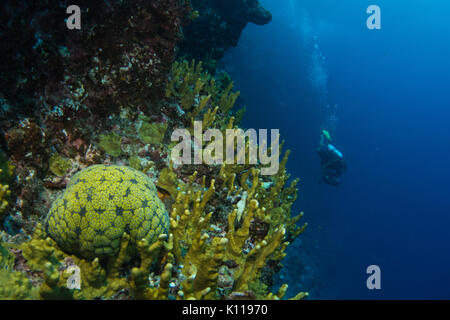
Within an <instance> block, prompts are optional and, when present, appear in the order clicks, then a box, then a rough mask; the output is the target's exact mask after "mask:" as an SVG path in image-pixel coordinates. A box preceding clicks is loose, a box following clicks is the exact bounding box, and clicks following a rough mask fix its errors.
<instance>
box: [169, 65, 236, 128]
mask: <svg viewBox="0 0 450 320" xmlns="http://www.w3.org/2000/svg"><path fill="white" fill-rule="evenodd" d="M233 87H234V84H233V82H230V83H229V84H228V86H227V87H226V88H224V89H222V88H221V86H220V85H219V84H217V83H216V81H215V79H214V77H212V76H211V75H210V74H209V73H208V72H204V70H203V65H202V62H199V63H196V62H195V61H194V60H192V61H191V63H188V62H187V61H181V62H175V63H174V64H173V66H172V73H171V78H170V80H169V81H168V83H167V86H166V97H167V98H171V97H174V98H178V99H179V101H180V104H181V107H182V108H183V110H185V111H187V112H189V113H188V116H187V117H188V119H190V121H191V123H193V122H194V120H195V119H196V118H197V116H199V115H203V118H202V119H203V126H204V127H205V128H207V127H210V126H211V125H212V124H213V123H215V125H216V126H217V127H218V128H224V127H225V126H226V124H227V122H228V117H227V116H228V114H229V112H230V110H231V109H232V108H233V106H234V105H235V103H236V100H237V98H238V97H239V94H240V93H239V92H233ZM219 111H220V113H221V114H222V115H224V117H221V118H220V119H219V120H218V121H216V119H215V116H216V114H217V113H218V112H219ZM240 113H242V111H241V112H240ZM241 116H242V115H241V114H240V115H239V118H241Z"/></svg>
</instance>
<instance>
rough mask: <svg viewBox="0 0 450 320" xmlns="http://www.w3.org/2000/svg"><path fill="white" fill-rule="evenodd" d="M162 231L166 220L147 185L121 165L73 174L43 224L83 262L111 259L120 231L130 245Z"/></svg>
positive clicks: (166, 226)
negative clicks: (85, 260) (94, 258)
mask: <svg viewBox="0 0 450 320" xmlns="http://www.w3.org/2000/svg"><path fill="white" fill-rule="evenodd" d="M168 229H169V216H168V213H167V211H166V209H165V207H164V205H163V204H162V202H161V200H159V198H158V195H157V190H156V187H155V185H154V184H153V182H152V181H151V180H150V179H149V178H148V177H147V176H146V175H145V174H143V173H142V172H140V171H137V170H135V169H133V168H130V167H124V166H105V165H94V166H91V167H88V168H86V169H84V170H83V171H81V172H79V173H77V174H76V175H75V176H74V177H73V178H72V180H71V181H70V183H69V184H68V186H67V189H66V191H65V192H64V194H63V195H62V196H61V197H59V198H58V199H57V200H55V202H54V203H53V205H52V207H51V209H50V211H49V214H48V217H47V220H46V230H47V232H48V233H49V235H50V236H51V237H52V238H53V239H54V240H55V241H56V242H57V243H58V245H59V246H60V247H61V248H62V249H63V250H65V251H67V252H69V253H74V254H77V255H79V256H81V257H84V258H93V257H100V258H101V257H105V256H111V255H116V254H117V253H118V251H119V245H120V239H121V237H122V235H123V233H127V234H129V235H130V241H131V243H136V242H137V241H139V240H141V239H146V240H147V241H148V242H149V243H153V242H155V241H156V240H157V239H158V237H159V236H160V235H161V234H164V233H167V232H168Z"/></svg>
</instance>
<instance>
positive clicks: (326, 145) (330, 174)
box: [317, 130, 347, 186]
mask: <svg viewBox="0 0 450 320" xmlns="http://www.w3.org/2000/svg"><path fill="white" fill-rule="evenodd" d="M331 142H332V140H331V137H330V133H329V132H328V131H327V130H322V134H321V137H320V144H319V148H318V149H317V154H318V155H319V157H320V163H321V167H322V179H321V182H322V181H323V182H325V183H327V184H330V185H332V186H337V185H339V183H340V182H341V181H340V179H339V177H340V176H341V175H342V174H343V173H344V172H345V171H346V170H347V165H346V163H345V160H344V157H343V155H342V153H341V152H340V151H339V150H338V149H336V148H335V147H334V146H333V145H332V144H331Z"/></svg>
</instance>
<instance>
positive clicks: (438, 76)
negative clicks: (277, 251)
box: [223, 0, 450, 299]
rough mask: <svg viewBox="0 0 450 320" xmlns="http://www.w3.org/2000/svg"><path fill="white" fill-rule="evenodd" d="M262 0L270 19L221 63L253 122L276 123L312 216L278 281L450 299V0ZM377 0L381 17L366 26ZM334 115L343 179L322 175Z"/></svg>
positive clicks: (350, 294)
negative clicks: (320, 148)
mask: <svg viewBox="0 0 450 320" xmlns="http://www.w3.org/2000/svg"><path fill="white" fill-rule="evenodd" d="M261 3H262V4H263V5H264V6H265V7H266V8H267V9H269V10H270V11H271V12H272V14H273V22H272V23H270V24H269V25H267V26H264V27H256V26H253V25H249V26H248V27H247V28H246V30H245V31H244V33H243V35H242V38H241V40H240V43H239V45H238V47H236V48H234V49H233V50H230V52H228V54H227V56H226V57H225V59H224V62H223V65H224V68H225V69H226V70H228V71H229V72H230V73H231V75H232V77H233V79H234V80H235V81H236V84H237V87H238V88H239V89H240V90H241V91H242V96H241V98H240V99H241V101H240V102H241V103H242V104H245V105H247V109H248V112H247V116H246V118H245V122H244V126H246V127H251V128H268V129H271V128H279V129H280V131H281V135H282V138H283V139H285V140H286V147H287V148H289V149H291V150H292V154H291V157H290V161H289V163H288V169H289V171H290V172H291V173H292V175H293V176H294V177H300V178H301V180H300V184H299V189H300V192H299V200H297V203H296V205H295V208H294V211H297V212H300V211H305V217H304V218H303V219H304V221H307V222H308V223H309V226H308V229H307V231H306V232H305V233H304V234H303V235H301V236H300V237H299V239H297V240H296V242H295V243H294V245H292V246H291V247H290V248H289V250H288V256H287V257H286V258H285V260H284V265H285V266H286V268H285V270H283V271H282V273H281V274H280V275H278V279H277V282H278V283H284V282H287V283H288V284H289V285H290V287H289V295H294V294H295V293H296V292H298V291H299V290H308V291H310V294H311V298H316V299H335V298H336V299H372V298H373V299H430V298H447V299H448V298H450V232H449V230H450V125H449V124H450V121H449V119H450V62H449V57H450V41H449V40H450V24H449V23H448V12H449V10H450V2H449V1H445V0H432V1H426V0H414V1H406V0H389V1H379V0H373V1H370V0H368V1H361V0H353V1H352V0H346V1H339V2H338V1H333V0H286V1H279V0H264V1H261ZM372 4H376V5H378V6H379V7H380V8H381V23H382V28H381V30H369V29H368V28H367V27H366V19H367V18H368V16H369V15H368V14H367V13H366V9H367V7H368V6H369V5H372ZM327 105H328V106H329V107H328V108H327ZM336 119H337V121H336ZM323 127H326V128H328V129H329V130H330V131H331V134H332V136H333V139H334V144H335V145H336V146H337V147H338V148H339V149H340V150H341V151H342V152H343V153H344V156H345V158H346V160H347V164H348V170H347V172H346V173H345V175H344V176H343V181H342V183H341V185H340V186H338V187H332V186H328V185H324V184H319V178H320V163H319V158H318V156H317V155H316V148H317V144H318V141H319V136H320V130H321V128H323ZM373 264H375V265H378V266H380V268H381V289H380V290H368V289H367V287H366V279H367V277H368V275H367V274H366V268H367V267H368V266H369V265H373Z"/></svg>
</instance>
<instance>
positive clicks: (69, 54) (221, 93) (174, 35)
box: [0, 0, 308, 299]
mask: <svg viewBox="0 0 450 320" xmlns="http://www.w3.org/2000/svg"><path fill="white" fill-rule="evenodd" d="M77 2H78V3H77V6H78V7H79V8H80V11H79V12H77V10H76V8H75V9H74V8H71V10H67V12H66V8H68V7H69V5H72V3H69V2H66V1H59V2H55V3H58V5H55V6H53V7H51V8H49V7H48V6H47V5H46V4H47V3H48V1H40V0H36V1H33V5H31V4H30V3H31V2H23V1H22V2H17V1H13V0H6V1H3V3H2V7H3V8H2V9H3V11H2V12H3V13H2V19H4V20H5V21H4V22H2V26H4V30H3V32H2V36H1V38H0V42H1V43H0V52H1V56H2V59H1V61H0V68H1V73H0V75H1V76H0V84H1V85H0V103H1V112H0V122H1V126H0V127H1V136H2V140H1V144H2V150H3V151H2V152H1V153H0V221H1V227H0V235H1V238H0V240H1V242H0V284H1V285H0V298H2V299H99V298H100V299H282V298H284V296H285V293H286V290H287V285H284V286H282V287H281V288H280V289H279V290H278V292H272V285H273V275H274V274H275V273H276V272H278V271H279V270H280V268H282V264H281V261H282V259H283V257H284V256H285V253H284V251H285V249H286V248H287V246H288V245H289V244H290V243H291V242H292V241H294V240H295V238H297V237H298V236H299V235H300V234H301V233H302V232H303V231H304V229H305V227H306V224H303V225H301V226H299V225H297V222H298V221H299V219H300V218H301V217H302V215H303V213H300V214H298V215H295V216H293V215H292V213H291V207H292V204H293V203H294V201H295V200H296V197H297V189H296V184H297V182H298V180H293V181H292V182H291V183H289V184H288V180H289V174H288V173H287V172H286V162H287V159H288V156H289V151H286V152H284V154H282V151H281V150H282V145H283V143H280V145H278V139H279V137H278V134H277V132H272V134H271V138H272V141H271V144H270V148H269V147H267V143H266V140H267V132H266V134H265V136H264V134H262V133H264V132H259V145H257V144H256V143H257V142H258V141H257V139H256V138H257V134H256V131H251V130H250V131H249V130H247V131H245V132H244V130H240V128H239V123H240V121H241V119H242V117H243V116H244V111H245V110H244V109H243V108H240V109H239V108H236V107H235V105H236V102H237V98H238V96H239V92H236V91H235V90H234V89H233V88H234V86H233V82H232V81H231V79H230V77H229V76H228V75H227V74H226V73H224V72H218V71H217V70H216V64H215V61H216V60H217V59H220V58H221V57H222V55H223V53H224V52H225V50H226V49H227V48H228V47H229V46H232V45H235V43H236V42H237V39H239V35H240V32H241V31H242V29H243V28H244V27H245V25H246V24H247V23H248V22H253V23H256V24H265V23H268V22H269V21H270V20H271V15H270V13H269V12H268V11H267V10H265V9H264V8H263V7H262V6H261V5H260V4H259V2H258V1H256V0H255V1H244V0H233V1H229V2H230V3H231V4H232V6H231V5H230V6H228V5H227V6H226V8H222V7H221V6H220V5H216V6H211V7H209V3H210V2H207V1H195V0H192V1H187V0H152V1H144V0H135V1H127V2H123V1H119V0H112V1H108V2H106V1H94V2H92V1H87V0H80V1H77ZM211 2H213V1H211ZM68 13H69V14H75V15H76V14H77V13H78V14H79V15H81V20H80V25H79V28H78V26H77V25H76V21H75V22H74V21H72V20H71V19H72V18H71V19H68ZM66 23H67V24H70V23H75V24H74V27H73V28H72V30H70V29H68V28H67V26H66ZM209 26H211V28H209ZM220 26H222V27H220ZM214 39H219V41H213V40H214ZM194 58H195V59H196V60H193V59H194ZM186 59H189V60H190V62H188V61H187V60H186ZM216 71H217V72H216ZM247 116H251V115H247ZM199 124H200V125H199ZM176 130H181V132H182V137H183V141H182V142H180V141H179V140H177V139H171V138H172V134H173V133H174V132H178V133H179V132H180V131H176ZM208 130H210V131H208ZM239 130H240V131H239ZM232 133H234V135H233V134H232ZM175 135H176V134H175ZM196 135H197V136H196ZM200 137H201V138H200ZM205 137H206V138H205ZM220 137H225V138H224V140H225V141H222V143H220V142H221V141H220ZM246 137H247V138H249V139H246ZM252 137H253V138H252ZM172 140H173V141H172ZM212 141H214V142H212ZM207 142H210V143H209V144H207ZM185 146H188V148H186V149H185V150H183V148H184V147H185ZM192 146H195V148H196V150H197V151H198V150H202V151H203V152H202V155H203V157H201V158H198V157H195V152H193V153H194V157H193V159H192V158H191V159H190V160H197V161H195V162H194V161H185V162H182V161H181V162H180V161H174V160H176V159H177V157H176V156H173V155H174V154H175V155H176V154H177V149H181V151H185V152H182V153H181V154H182V156H191V152H192V150H193V149H191V148H192ZM208 147H209V148H208ZM174 150H175V151H174ZM230 150H231V151H230ZM256 150H259V153H257V152H256ZM194 151H195V150H194ZM208 151H209V153H208ZM205 152H206V156H205ZM269 154H270V156H269ZM245 155H247V157H246V156H245ZM279 155H281V156H280V157H279ZM178 156H180V153H178ZM199 159H200V160H199ZM220 159H222V160H226V161H219V160H220ZM209 160H211V161H209ZM307 295H308V294H307V293H306V292H300V293H298V294H297V295H296V296H295V297H292V298H293V299H301V298H303V297H305V296H307Z"/></svg>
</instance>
